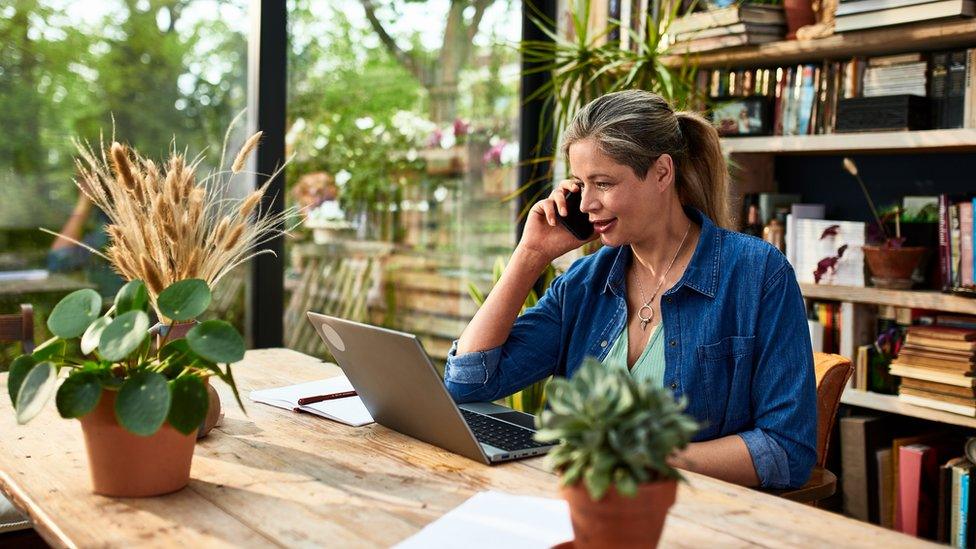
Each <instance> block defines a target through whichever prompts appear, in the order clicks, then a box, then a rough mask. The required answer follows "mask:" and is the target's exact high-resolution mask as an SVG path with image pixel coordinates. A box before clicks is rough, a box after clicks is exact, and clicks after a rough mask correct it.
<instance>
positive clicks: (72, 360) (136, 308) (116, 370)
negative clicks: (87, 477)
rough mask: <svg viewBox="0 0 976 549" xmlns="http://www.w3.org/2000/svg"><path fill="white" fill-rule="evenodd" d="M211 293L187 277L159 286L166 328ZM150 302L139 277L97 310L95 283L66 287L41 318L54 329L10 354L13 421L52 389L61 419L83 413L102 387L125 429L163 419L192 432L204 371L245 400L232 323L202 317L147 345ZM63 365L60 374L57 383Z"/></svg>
mask: <svg viewBox="0 0 976 549" xmlns="http://www.w3.org/2000/svg"><path fill="white" fill-rule="evenodd" d="M210 301H211V293H210V288H209V287H208V286H207V283H206V282H205V281H203V280H200V279H187V280H182V281H179V282H176V283H174V284H172V285H170V286H169V287H167V288H166V289H164V290H163V291H162V292H161V293H160V294H159V296H158V298H157V299H156V306H157V308H158V309H159V311H160V313H161V314H162V315H164V316H165V317H166V318H167V319H168V322H169V328H170V330H171V329H172V327H173V325H174V324H175V323H177V322H192V321H195V320H196V318H197V317H198V316H200V315H201V314H203V313H204V312H205V311H206V310H207V307H208V306H209V305H210ZM149 307H150V298H149V292H148V291H147V289H146V286H145V284H143V282H142V281H140V280H133V281H131V282H129V283H127V284H126V285H125V286H123V287H122V289H121V290H119V292H118V294H116V296H115V303H114V304H113V306H112V307H111V308H110V309H109V311H108V313H106V314H105V315H103V316H99V315H100V313H101V310H102V298H101V296H99V295H98V293H97V292H95V291H94V290H89V289H85V290H78V291H76V292H73V293H71V294H68V295H67V296H65V298H64V299H62V300H61V301H60V302H59V303H58V304H57V305H56V306H55V307H54V310H53V311H51V316H50V317H48V320H47V325H48V328H49V329H50V330H51V333H52V334H54V337H52V338H51V339H49V340H48V341H46V342H44V343H43V344H42V345H41V346H39V347H38V348H37V349H36V350H35V351H34V353H33V354H29V355H22V356H19V357H17V358H16V359H15V360H14V361H13V363H12V364H11V367H10V376H9V378H8V382H7V388H8V392H9V395H10V399H11V401H12V402H13V404H14V410H15V412H16V415H17V422H18V423H20V424H24V423H26V422H28V421H30V420H31V419H32V418H34V417H35V416H36V415H37V414H38V413H40V411H41V410H42V409H43V407H44V404H45V403H46V402H47V401H48V400H49V399H50V397H51V395H54V394H56V396H55V402H56V404H57V408H58V413H59V414H60V415H61V417H63V418H66V419H67V418H80V417H82V416H84V415H86V414H88V413H89V412H91V411H92V410H93V409H94V408H95V406H97V405H98V402H99V400H100V399H101V397H102V393H103V392H104V391H115V392H116V393H117V395H116V400H115V416H116V419H118V422H119V424H120V425H121V426H122V427H123V428H124V429H126V430H127V431H129V432H131V433H134V434H136V435H142V436H149V435H152V434H153V433H155V432H156V431H158V430H159V428H160V427H161V426H162V425H163V424H164V423H169V424H170V425H172V426H173V428H175V429H176V430H177V431H179V432H181V433H184V434H190V433H192V432H194V431H195V430H196V429H197V427H199V426H200V423H201V422H202V421H203V419H204V418H205V417H206V415H207V408H208V405H209V397H208V394H207V388H206V381H207V378H209V377H211V376H216V377H219V378H220V379H222V380H223V381H224V382H226V383H227V384H228V385H230V387H231V389H233V391H234V396H235V397H236V398H237V402H238V404H239V405H240V406H241V409H243V408H244V405H243V403H242V402H241V399H240V395H239V394H238V392H237V386H236V385H235V383H234V378H233V375H232V373H231V369H230V364H231V363H232V362H237V361H238V360H241V359H242V358H243V357H244V339H243V338H242V337H241V335H240V334H239V333H238V332H237V330H236V329H235V328H234V327H233V326H232V325H231V324H230V323H228V322H225V321H222V320H207V321H205V322H200V323H198V324H196V325H195V326H194V327H193V328H192V329H191V330H190V331H189V332H188V333H187V336H186V338H185V339H176V340H173V341H169V342H167V340H166V337H164V338H163V339H162V341H160V344H159V347H158V348H155V349H154V348H153V341H152V339H153V338H152V337H151V336H150V333H149V314H148V310H149ZM170 330H167V331H166V334H167V335H168V334H169V333H170ZM220 364H223V365H224V367H223V368H221V367H220V366H219V365H220ZM63 370H67V371H68V375H67V377H66V378H65V379H64V382H63V383H61V385H60V387H58V385H57V383H58V378H59V374H60V373H61V372H62V371H63Z"/></svg>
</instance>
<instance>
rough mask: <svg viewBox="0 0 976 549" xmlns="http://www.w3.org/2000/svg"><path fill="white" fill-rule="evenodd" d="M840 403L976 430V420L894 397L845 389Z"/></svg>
mask: <svg viewBox="0 0 976 549" xmlns="http://www.w3.org/2000/svg"><path fill="white" fill-rule="evenodd" d="M840 401H841V402H842V403H844V404H848V405H850V406H860V407H862V408H870V409H872V410H879V411H882V412H891V413H894V414H900V415H903V416H909V417H917V418H921V419H927V420H930V421H938V422H941V423H951V424H952V425H961V426H963V427H970V428H976V418H972V417H967V416H963V415H959V414H952V413H949V412H943V411H942V410H933V409H932V408H925V407H923V406H915V405H913V404H907V403H905V402H902V401H900V400H898V397H897V396H895V395H882V394H880V393H872V392H870V391H859V390H857V389H851V388H847V389H845V390H844V394H842V395H841V397H840Z"/></svg>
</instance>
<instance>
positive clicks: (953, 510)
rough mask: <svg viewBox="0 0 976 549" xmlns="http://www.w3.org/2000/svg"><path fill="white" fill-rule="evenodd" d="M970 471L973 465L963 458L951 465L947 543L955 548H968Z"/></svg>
mask: <svg viewBox="0 0 976 549" xmlns="http://www.w3.org/2000/svg"><path fill="white" fill-rule="evenodd" d="M972 470H973V464H972V463H970V462H969V460H967V459H965V458H963V459H962V460H960V461H959V462H957V463H954V464H953V465H952V491H951V494H952V495H951V502H952V505H951V507H950V511H949V513H950V523H949V524H950V532H949V543H950V544H951V545H954V546H955V547H968V545H967V541H968V535H967V533H968V530H969V520H968V519H969V500H970V494H969V492H970V489H969V484H970V475H971V473H972Z"/></svg>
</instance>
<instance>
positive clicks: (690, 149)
mask: <svg viewBox="0 0 976 549" xmlns="http://www.w3.org/2000/svg"><path fill="white" fill-rule="evenodd" d="M675 116H677V118H678V128H679V130H680V132H681V134H682V136H683V137H684V140H685V144H686V149H685V150H686V152H685V154H683V155H682V156H681V158H680V160H679V161H678V162H677V166H678V174H677V179H676V182H677V190H678V198H679V199H680V200H681V203H682V204H683V205H686V206H693V207H695V208H698V209H699V210H701V211H702V212H703V213H704V214H705V215H707V216H708V217H709V218H711V220H712V222H714V223H715V224H716V225H718V226H719V227H724V228H726V229H728V228H731V226H732V222H731V220H730V219H729V201H728V196H729V182H728V180H729V174H728V168H727V167H726V163H725V157H724V156H722V146H721V142H720V141H719V138H718V132H717V131H715V128H714V127H713V126H712V125H711V124H710V123H709V122H708V121H707V120H705V119H704V118H702V116H701V115H699V114H697V113H694V112H689V111H680V112H676V113H675Z"/></svg>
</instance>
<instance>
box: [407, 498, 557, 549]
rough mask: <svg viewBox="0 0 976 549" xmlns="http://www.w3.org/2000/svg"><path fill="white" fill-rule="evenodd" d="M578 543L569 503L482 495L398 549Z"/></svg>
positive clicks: (511, 548)
mask: <svg viewBox="0 0 976 549" xmlns="http://www.w3.org/2000/svg"><path fill="white" fill-rule="evenodd" d="M571 539H573V526H572V524H571V523H570V520H569V505H567V503H566V502H565V501H564V500H561V499H552V498H540V497H533V496H515V495H512V494H506V493H504V492H496V491H488V492H479V493H477V494H475V495H474V496H472V497H471V498H470V499H468V500H467V501H465V502H464V503H462V504H461V505H459V506H457V507H455V508H454V509H452V510H451V511H449V512H448V513H446V514H445V515H444V516H442V517H441V518H439V519H437V520H436V521H434V522H432V523H430V524H428V525H427V526H425V527H424V529H423V530H421V531H420V532H417V534H415V535H414V536H413V537H410V538H408V539H406V540H404V541H403V542H401V543H400V544H399V545H396V546H395V547H397V548H398V549H426V548H430V547H434V548H437V547H445V548H446V547H450V548H455V547H464V548H465V549H478V548H485V549H489V548H490V549H498V548H499V547H504V548H505V549H541V548H549V547H552V546H553V545H557V544H559V543H562V542H564V541H569V540H571Z"/></svg>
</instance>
